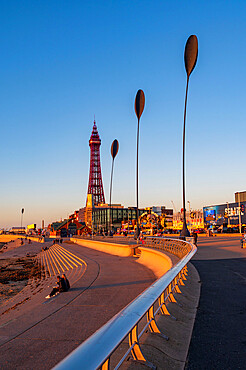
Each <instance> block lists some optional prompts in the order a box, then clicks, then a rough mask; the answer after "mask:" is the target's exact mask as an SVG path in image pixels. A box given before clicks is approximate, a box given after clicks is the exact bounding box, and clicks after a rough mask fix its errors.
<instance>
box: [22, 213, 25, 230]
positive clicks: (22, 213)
mask: <svg viewBox="0 0 246 370" xmlns="http://www.w3.org/2000/svg"><path fill="white" fill-rule="evenodd" d="M24 211H25V210H24V208H22V209H21V232H22V220H23V213H24Z"/></svg>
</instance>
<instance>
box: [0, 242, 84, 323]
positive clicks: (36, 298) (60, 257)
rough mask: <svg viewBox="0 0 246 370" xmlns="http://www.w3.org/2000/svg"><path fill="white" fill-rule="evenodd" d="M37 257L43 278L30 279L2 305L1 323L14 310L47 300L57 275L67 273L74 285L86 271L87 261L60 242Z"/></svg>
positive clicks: (0, 307)
mask: <svg viewBox="0 0 246 370" xmlns="http://www.w3.org/2000/svg"><path fill="white" fill-rule="evenodd" d="M36 258H37V260H38V261H39V262H40V264H41V268H42V274H41V279H30V280H29V281H28V284H27V285H26V286H25V288H24V289H22V290H21V291H20V292H19V293H18V294H16V295H15V296H14V297H12V298H10V299H9V300H7V301H5V302H4V303H3V304H2V305H1V306H0V321H1V323H4V322H5V321H6V320H8V317H9V316H12V315H11V312H13V311H16V310H17V311H22V310H23V309H24V310H26V309H27V308H28V306H29V305H35V304H40V303H43V302H45V296H46V295H47V294H49V293H50V291H51V290H52V287H53V286H54V285H55V284H56V281H57V278H56V277H57V275H61V274H62V273H66V276H67V278H68V280H69V282H70V286H71V287H72V285H73V284H75V283H76V281H77V280H79V279H80V278H81V276H82V275H83V274H84V273H85V271H86V267H87V265H86V262H85V261H83V260H82V259H81V258H79V257H78V256H76V255H75V254H73V253H71V252H69V251H68V250H66V249H65V248H64V247H62V246H61V245H59V244H54V245H52V246H51V247H49V249H48V250H46V251H42V252H40V253H39V254H38V255H37V256H36ZM46 301H47V300H46Z"/></svg>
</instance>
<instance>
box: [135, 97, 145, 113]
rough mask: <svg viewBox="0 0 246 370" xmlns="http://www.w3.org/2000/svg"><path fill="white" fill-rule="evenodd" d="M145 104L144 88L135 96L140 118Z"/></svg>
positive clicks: (136, 110) (136, 109) (136, 108)
mask: <svg viewBox="0 0 246 370" xmlns="http://www.w3.org/2000/svg"><path fill="white" fill-rule="evenodd" d="M144 104H145V96H144V92H143V90H138V92H137V95H136V98H135V112H136V115H137V118H138V119H140V117H141V115H142V113H143V110H144Z"/></svg>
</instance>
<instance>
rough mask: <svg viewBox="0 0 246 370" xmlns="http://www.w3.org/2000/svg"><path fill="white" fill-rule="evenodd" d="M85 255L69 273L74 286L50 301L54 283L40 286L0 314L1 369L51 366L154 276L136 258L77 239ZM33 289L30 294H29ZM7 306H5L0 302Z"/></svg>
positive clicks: (77, 251)
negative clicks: (84, 244)
mask: <svg viewBox="0 0 246 370" xmlns="http://www.w3.org/2000/svg"><path fill="white" fill-rule="evenodd" d="M63 247H66V249H67V250H69V251H70V252H72V253H74V254H75V255H76V256H78V257H80V258H81V259H83V260H84V261H85V263H86V269H85V268H84V266H85V265H84V266H82V267H81V268H80V270H79V273H77V275H76V274H74V273H71V274H70V275H69V273H68V274H67V276H68V277H69V278H70V281H71V283H72V284H71V285H72V286H71V290H70V291H69V292H67V293H62V294H59V295H58V296H57V297H55V298H52V299H50V300H46V299H45V298H44V297H45V295H47V294H48V292H49V291H50V290H51V286H52V284H53V280H54V278H53V280H52V278H49V279H50V280H49V281H50V287H48V286H47V285H48V280H47V281H46V284H47V285H46V286H43V287H39V288H40V289H36V290H35V296H34V297H33V298H32V299H29V300H28V301H26V302H24V303H22V304H21V305H20V306H17V307H16V308H15V309H14V310H9V311H8V312H5V311H4V309H2V315H1V316H0V369H25V370H26V369H33V368H35V369H44V368H45V369H50V368H52V367H53V366H54V365H55V364H57V363H58V362H59V361H60V360H61V359H62V358H64V357H65V356H66V355H67V354H68V353H70V352H71V351H72V350H73V349H74V348H75V347H77V346H78V345H79V344H80V343H81V342H83V341H84V340H85V339H86V338H87V337H89V336H90V335H91V334H92V333H93V332H95V331H96V330H97V329H98V328H99V327H101V326H102V325H103V324H104V323H106V322H107V321H108V320H109V319H110V318H111V317H112V316H114V315H115V314H116V313H117V312H119V311H120V310H121V309H122V308H123V307H125V306H126V305H127V304H128V303H129V302H130V301H131V300H133V299H134V298H135V297H136V296H137V295H138V294H140V293H141V292H142V291H143V290H144V289H145V288H146V287H148V286H149V285H150V284H151V283H152V282H153V281H154V280H155V277H154V275H153V273H152V272H151V271H150V270H148V269H147V268H146V267H144V266H142V265H140V264H137V263H136V262H135V260H134V258H122V257H117V256H111V255H106V254H105V253H101V252H98V251H94V250H91V249H88V248H84V247H80V246H77V245H72V244H67V245H66V244H65V243H64V244H63ZM30 293H31V292H30V291H29V292H28V288H27V291H26V293H25V294H27V295H28V294H29V296H30ZM0 308H2V307H0Z"/></svg>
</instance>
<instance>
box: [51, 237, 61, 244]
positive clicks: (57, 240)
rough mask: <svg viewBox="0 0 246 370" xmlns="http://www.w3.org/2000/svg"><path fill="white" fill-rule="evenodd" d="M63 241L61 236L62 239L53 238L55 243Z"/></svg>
mask: <svg viewBox="0 0 246 370" xmlns="http://www.w3.org/2000/svg"><path fill="white" fill-rule="evenodd" d="M62 242H63V239H62V238H61V239H54V240H53V244H58V243H61V244H62Z"/></svg>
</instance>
